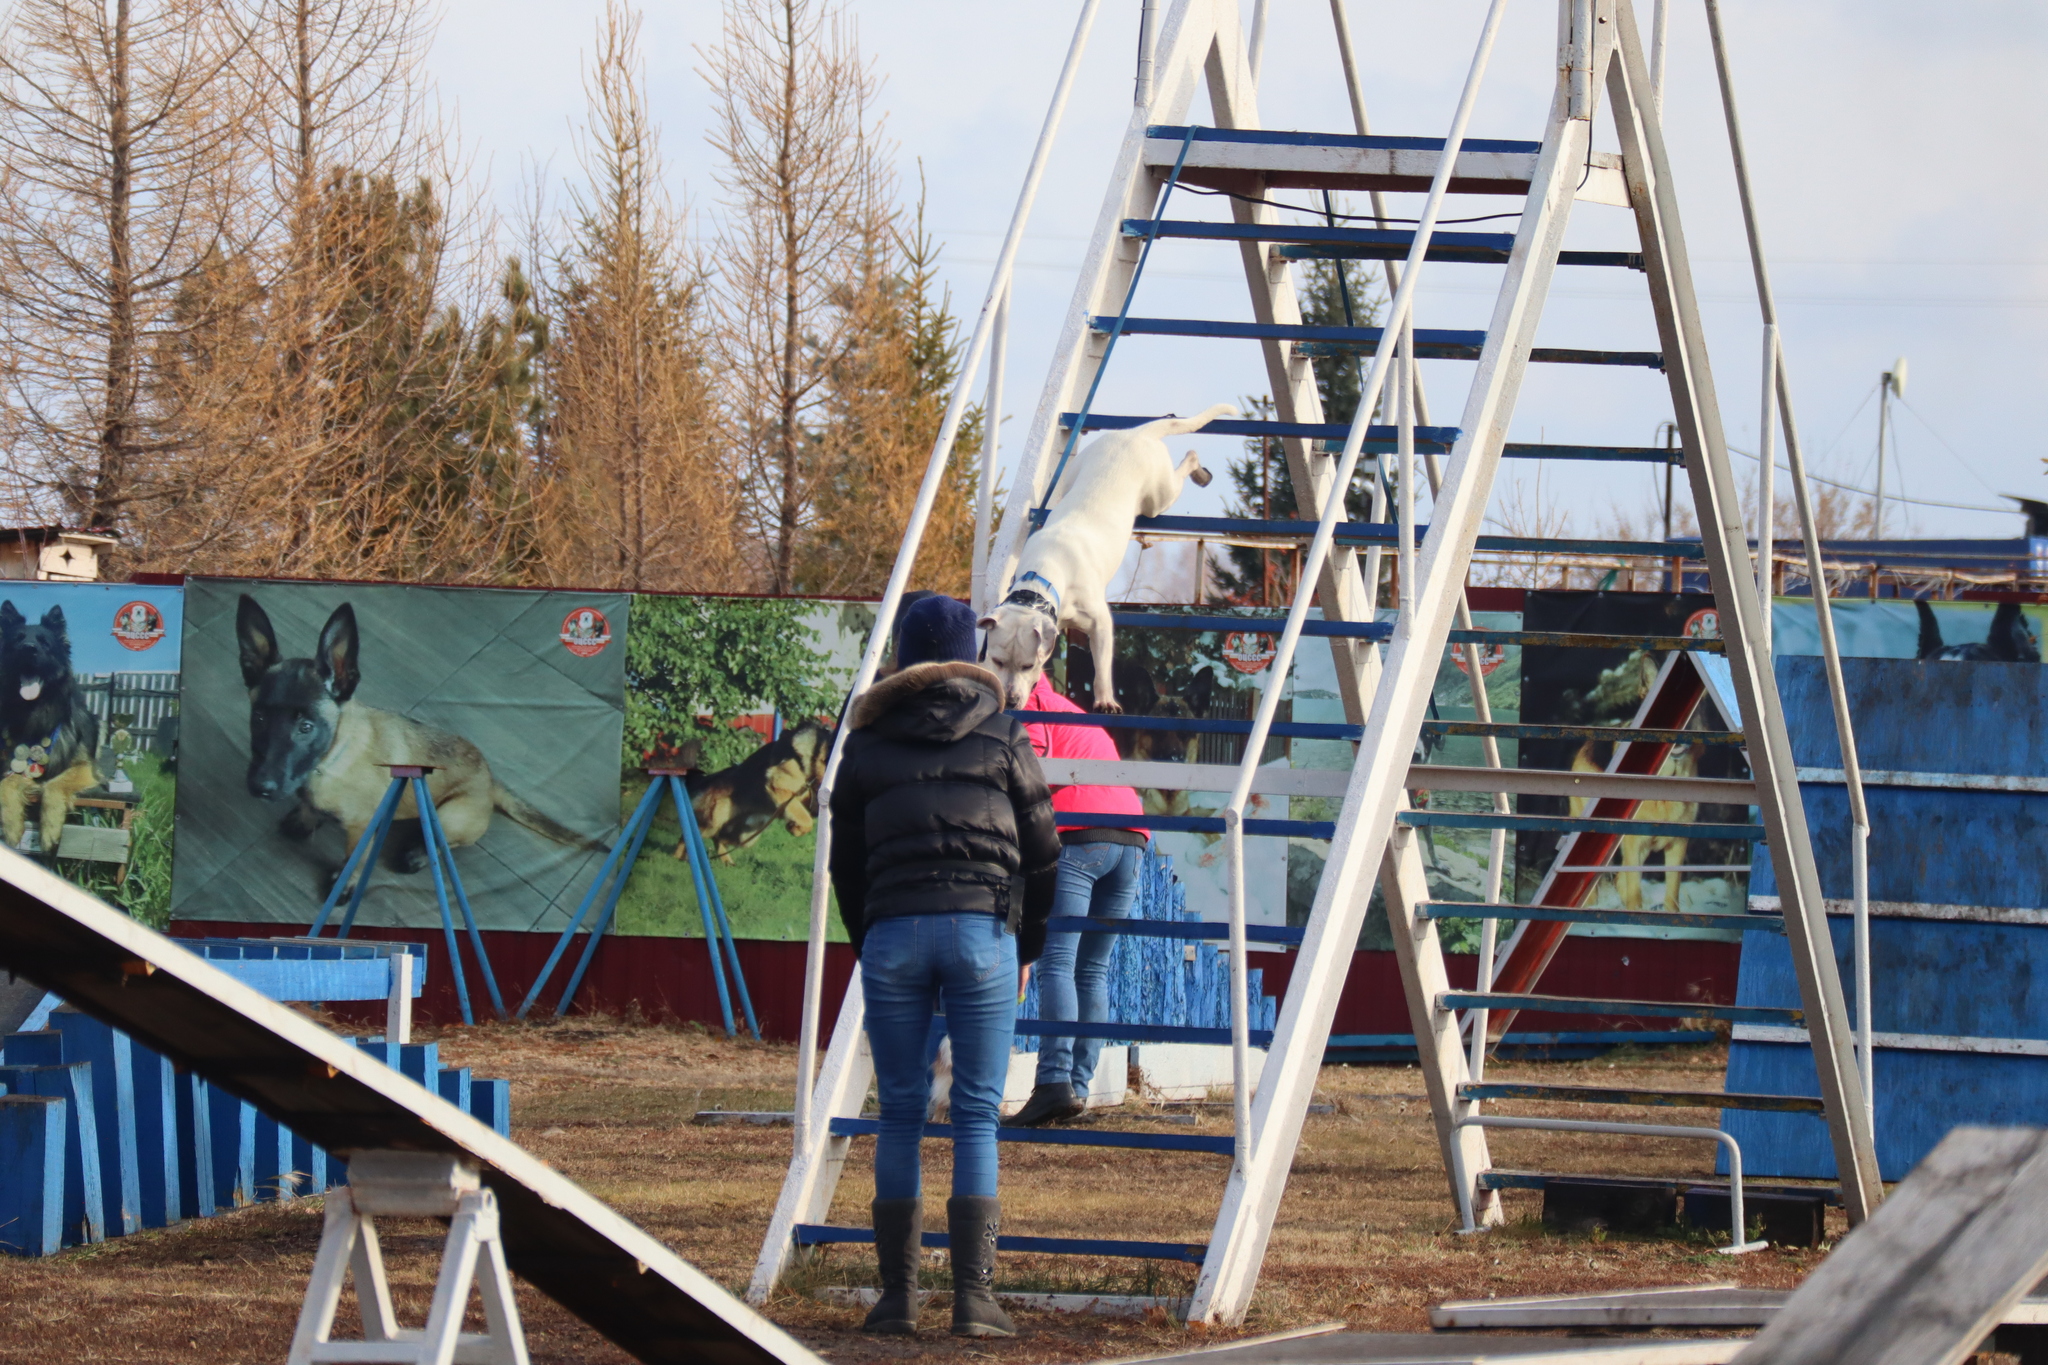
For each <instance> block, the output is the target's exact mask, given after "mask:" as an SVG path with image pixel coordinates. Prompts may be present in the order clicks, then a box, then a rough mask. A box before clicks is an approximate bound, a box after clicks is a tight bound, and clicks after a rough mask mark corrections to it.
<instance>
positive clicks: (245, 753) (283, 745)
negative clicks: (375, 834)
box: [173, 579, 625, 930]
mask: <svg viewBox="0 0 2048 1365" xmlns="http://www.w3.org/2000/svg"><path fill="white" fill-rule="evenodd" d="M185 611H186V617H185V619H186V649H185V657H186V661H187V668H186V676H185V689H186V692H185V707H184V715H183V718H182V728H181V732H180V741H179V742H180V754H179V770H180V772H181V774H182V775H183V782H184V785H185V788H186V790H185V792H184V793H183V796H182V800H181V802H180V812H179V827H178V839H179V843H178V861H177V866H176V869H175V886H174V891H173V903H174V906H175V907H176V910H175V912H176V913H177V914H178V915H179V916H180V917H191V918H201V919H213V920H232V921H260V922H268V923H276V922H283V923H298V924H307V923H310V922H311V921H312V919H313V917H314V915H315V913H317V911H318V909H319V906H320V904H321V901H322V900H323V899H324V897H325V896H326V894H327V892H328V890H329V889H330V888H331V886H332V885H333V882H334V879H335V877H336V876H337V875H338V873H339V872H340V870H341V868H342V867H343V865H344V863H345V862H346V861H347V859H348V857H349V854H350V852H351V851H352V850H353V849H354V848H355V847H356V846H357V844H358V842H359V841H361V840H362V838H363V836H364V831H365V830H366V829H367V828H368V827H369V826H370V825H371V823H372V821H373V818H374V816H375V814H376V812H377V810H378V807H379V805H380V804H381V803H382V802H383V800H384V798H385V795H386V793H387V792H388V791H389V790H390V786H391V781H392V768H393V767H394V766H407V767H420V768H425V769H427V770H429V771H428V772H427V775H426V781H427V787H428V792H429V794H430V795H431V797H432V799H433V802H434V812H435V816H436V818H437V819H438V821H439V823H440V825H441V828H442V830H443V832H444V833H445V834H446V836H447V840H448V843H449V845H450V847H451V848H452V849H453V851H454V855H455V861H456V867H457V869H458V870H459V872H460V874H461V877H462V882H463V886H464V889H465V891H466V892H467V895H468V899H469V902H470V904H471V906H472V907H473V909H474V910H475V913H476V915H477V919H478V923H479V925H480V927H483V928H489V929H516V930H546V929H548V928H549V927H550V926H551V925H552V926H554V927H559V926H560V925H561V924H563V923H565V922H566V920H567V916H568V915H569V914H570V913H573V911H574V909H575V905H576V902H577V900H578V899H579V898H580V896H581V895H582V892H583V890H584V889H585V887H586V886H587V885H588V883H589V880H590V878H591V877H592V876H594V875H595V874H596V871H597V864H596V861H595V860H598V859H601V858H602V857H603V851H604V850H605V849H606V848H607V847H608V846H609V842H610V839H611V837H612V836H613V834H614V833H615V832H616V831H617V829H618V824H619V817H618V769H617V767H616V766H615V765H616V759H615V755H616V754H617V753H618V746H619V742H620V723H621V714H622V711H623V705H624V703H623V700H622V691H623V666H622V656H623V654H624V649H623V642H622V641H619V640H616V639H606V640H602V641H600V640H597V639H594V638H585V637H583V636H572V635H571V634H570V633H569V632H568V630H567V626H566V625H565V623H566V622H570V621H573V620H575V619H577V617H578V616H579V615H580V614H588V615H589V616H591V617H592V618H593V619H599V618H601V619H605V620H610V621H620V620H623V619H624V615H625V603H624V598H623V597H620V596H619V595H617V594H609V593H566V592H535V591H526V590H512V589H493V588H427V587H413V586H401V585H395V584H329V583H286V582H255V581H249V580H230V579H192V580H188V581H187V583H186V595H185ZM571 639H573V640H574V642H575V643H576V645H577V646H578V647H576V648H571V647H570V645H569V643H568V641H569V640H571ZM565 902H566V904H565ZM439 916H440V911H439V904H438V901H437V899H436V895H435V890H434V878H433V876H432V875H431V873H430V872H429V871H428V859H427V854H426V844H425V839H424V837H423V835H422V832H421V824H420V812H419V810H418V809H417V808H416V807H415V805H414V802H413V797H412V794H411V790H410V788H407V789H406V791H405V793H404V795H403V796H402V798H401V800H400V802H399V804H398V806H397V808H396V811H395V818H394V819H393V821H392V823H391V827H390V832H389V834H388V835H387V836H386V838H385V841H384V845H383V853H382V857H381V859H380V863H379V866H378V867H376V868H375V869H374V870H373V871H372V873H371V881H370V888H369V891H368V894H367V895H366V897H365V899H364V902H363V908H362V910H361V912H360V915H359V922H360V923H364V924H366V925H368V924H382V925H399V926H408V927H415V928H425V927H432V926H436V925H438V924H439Z"/></svg>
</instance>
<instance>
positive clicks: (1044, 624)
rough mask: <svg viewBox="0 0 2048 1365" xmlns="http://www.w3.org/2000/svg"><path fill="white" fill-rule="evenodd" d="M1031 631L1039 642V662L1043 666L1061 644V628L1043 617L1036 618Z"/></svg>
mask: <svg viewBox="0 0 2048 1365" xmlns="http://www.w3.org/2000/svg"><path fill="white" fill-rule="evenodd" d="M1031 629H1032V632H1033V635H1034V638H1035V639H1036V640H1037V641H1038V662H1040V663H1041V664H1042V663H1044V662H1046V660H1048V659H1050V658H1052V651H1053V648H1054V646H1056V645H1058V644H1059V642H1060V628H1059V627H1058V626H1056V625H1054V624H1053V623H1052V622H1051V621H1048V620H1046V619H1045V618H1044V617H1043V616H1035V617H1034V619H1033V620H1032V622H1031Z"/></svg>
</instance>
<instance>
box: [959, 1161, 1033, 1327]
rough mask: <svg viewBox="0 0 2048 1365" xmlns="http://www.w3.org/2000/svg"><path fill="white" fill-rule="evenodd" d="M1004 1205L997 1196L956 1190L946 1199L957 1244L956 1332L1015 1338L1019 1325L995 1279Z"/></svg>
mask: <svg viewBox="0 0 2048 1365" xmlns="http://www.w3.org/2000/svg"><path fill="white" fill-rule="evenodd" d="M1002 1222H1003V1215H1002V1208H1001V1206H1000V1205H999V1204H998V1203H997V1201H996V1199H995V1197H994V1196H993V1195H955V1196H954V1197H953V1198H951V1199H948V1200H947V1201H946V1230H947V1232H948V1233H950V1234H951V1240H952V1243H953V1335H954V1336H956V1337H1013V1336H1016V1335H1017V1324H1015V1323H1014V1322H1011V1321H1010V1315H1009V1314H1008V1313H1005V1312H1004V1311H1003V1307H1002V1305H1001V1304H999V1303H997V1302H996V1296H995V1293H994V1291H993V1290H992V1289H991V1286H992V1285H993V1284H994V1283H995V1278H996V1233H997V1231H998V1230H999V1229H1000V1228H1001V1227H1002Z"/></svg>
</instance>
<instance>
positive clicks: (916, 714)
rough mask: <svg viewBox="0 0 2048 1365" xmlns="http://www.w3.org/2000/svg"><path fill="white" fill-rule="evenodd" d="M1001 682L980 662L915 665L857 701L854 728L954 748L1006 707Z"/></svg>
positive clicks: (894, 737) (876, 686)
mask: <svg viewBox="0 0 2048 1365" xmlns="http://www.w3.org/2000/svg"><path fill="white" fill-rule="evenodd" d="M1002 698H1003V684H1002V682H1001V681H1000V680H999V679H998V678H997V677H996V675H995V674H993V673H991V672H989V670H987V669H986V668H983V667H982V666H981V665H980V664H970V663H929V664H912V665H911V666H910V667H908V668H906V669H904V670H903V671H902V672H900V673H896V674H893V675H891V676H890V677H887V678H884V679H882V680H881V681H880V682H878V683H876V684H875V685H874V686H873V687H870V688H869V689H868V690H867V691H865V692H863V693H861V694H860V695H859V696H858V697H855V698H854V699H853V728H854V729H856V730H865V729H869V728H873V729H875V730H877V731H879V732H881V733H883V734H886V735H888V737H889V738H891V739H922V740H929V741H932V742H935V743H942V744H950V743H952V742H953V741H955V740H957V739H960V738H962V737H963V736H965V735H967V734H969V733H970V732H971V731H973V729H974V727H975V726H977V725H979V724H981V723H982V722H983V721H985V720H987V719H988V718H989V717H990V716H993V715H995V714H996V713H997V712H998V711H1000V710H1002V709H1003V700H1002Z"/></svg>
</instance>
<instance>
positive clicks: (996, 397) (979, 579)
mask: <svg viewBox="0 0 2048 1365" xmlns="http://www.w3.org/2000/svg"><path fill="white" fill-rule="evenodd" d="M1009 348H1010V285H1009V281H1007V280H1005V281H1004V282H1003V292H1002V296H1001V297H1000V298H999V299H997V301H996V325H995V332H994V333H993V335H991V336H990V337H989V344H988V395H987V397H986V398H985V399H984V400H983V403H982V413H981V480H980V485H979V486H978V487H977V488H976V489H975V491H974V577H973V580H972V582H973V588H972V591H971V593H970V598H971V600H972V601H973V604H974V610H975V614H976V615H981V614H983V613H985V612H987V611H988V609H989V607H990V606H991V605H992V602H993V599H992V598H991V597H990V595H989V590H988V553H989V549H990V545H989V537H990V534H991V533H992V532H993V531H994V529H995V514H996V510H995V509H996V458H997V455H998V454H999V453H1000V451H1001V449H1002V435H1003V370H1004V366H1005V361H1006V359H1007V355H1008V352H1009Z"/></svg>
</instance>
